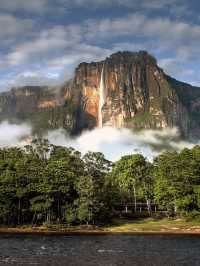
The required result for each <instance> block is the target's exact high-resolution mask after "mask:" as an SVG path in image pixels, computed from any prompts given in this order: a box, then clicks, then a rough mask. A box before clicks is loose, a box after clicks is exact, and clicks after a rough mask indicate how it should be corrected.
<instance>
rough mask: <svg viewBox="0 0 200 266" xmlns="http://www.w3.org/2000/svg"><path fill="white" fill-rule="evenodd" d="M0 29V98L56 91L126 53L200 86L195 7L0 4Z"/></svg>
mask: <svg viewBox="0 0 200 266" xmlns="http://www.w3.org/2000/svg"><path fill="white" fill-rule="evenodd" d="M0 27H1V29H0V40H1V41H0V91H4V90H6V89H8V88H10V87H13V86H24V85H57V84H60V83H62V82H64V81H65V80H67V79H69V78H71V77H72V76H73V72H74V69H75V67H76V66H77V65H78V64H79V63H80V62H83V61H84V62H91V61H98V60H102V59H104V58H105V57H107V56H109V55H110V54H112V53H114V52H117V51H123V50H128V51H139V50H147V51H148V52H149V53H151V54H152V55H154V56H155V57H156V58H157V60H158V64H159V66H160V67H162V68H163V69H164V70H165V71H166V73H168V74H170V75H171V76H173V77H175V78H176V79H179V80H182V81H185V82H188V83H191V84H193V85H198V86H200V67H199V65H200V56H199V51H200V2H199V1H198V0H190V1H188V0H151V1H150V0H73V1H71V0H0Z"/></svg>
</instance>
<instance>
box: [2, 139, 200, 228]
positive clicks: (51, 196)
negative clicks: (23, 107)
mask: <svg viewBox="0 0 200 266" xmlns="http://www.w3.org/2000/svg"><path fill="white" fill-rule="evenodd" d="M138 203H140V204H141V203H142V204H143V205H144V206H146V212H147V214H148V215H149V216H151V215H153V210H152V204H156V206H157V208H158V209H160V210H165V211H163V215H167V216H168V217H191V218H197V219H198V218H200V146H195V147H194V148H192V149H186V148H185V149H183V150H182V151H181V152H176V151H167V152H163V153H162V154H160V155H159V156H157V157H156V158H155V159H154V161H153V162H149V161H148V160H147V159H146V158H144V156H143V155H141V154H132V155H126V156H123V157H122V158H121V159H120V160H118V161H116V162H114V163H113V162H111V161H108V160H107V159H106V158H105V157H104V155H103V154H102V153H99V152H88V153H87V154H85V155H83V156H82V155H81V153H80V152H79V151H76V150H74V149H73V148H66V147H61V146H54V145H51V144H49V142H48V141H47V140H45V139H35V140H33V141H32V144H31V145H27V146H25V147H23V148H17V147H13V148H2V149H0V225H2V226H17V225H41V224H44V223H46V224H52V223H58V224H67V225H77V224H79V225H80V224H97V225H99V224H105V223H107V222H109V221H110V220H111V219H112V218H113V217H116V216H119V215H121V213H120V212H119V206H121V205H123V204H124V205H126V204H132V206H133V208H132V212H133V213H134V212H135V213H136V212H138V209H137V206H138Z"/></svg>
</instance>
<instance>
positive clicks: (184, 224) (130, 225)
mask: <svg viewBox="0 0 200 266" xmlns="http://www.w3.org/2000/svg"><path fill="white" fill-rule="evenodd" d="M0 233H15V234H21V233H22V234H41V233H42V234H61V235H62V234H118V233H120V234H195V235H200V222H199V221H195V220H193V221H185V220H182V219H176V220H172V219H162V220H154V219H143V220H137V221H135V220H134V221H133V220H125V219H118V220H113V222H112V224H111V225H108V226H99V227H98V226H66V225H49V226H37V227H35V226H34V227H32V226H20V227H12V228H10V227H9V228H8V227H0Z"/></svg>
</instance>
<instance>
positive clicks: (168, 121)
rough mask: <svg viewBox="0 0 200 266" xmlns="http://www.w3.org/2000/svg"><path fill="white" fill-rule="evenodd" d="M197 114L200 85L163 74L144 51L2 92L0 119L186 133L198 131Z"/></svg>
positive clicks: (51, 125) (44, 125) (199, 114)
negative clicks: (62, 78) (61, 81)
mask: <svg viewBox="0 0 200 266" xmlns="http://www.w3.org/2000/svg"><path fill="white" fill-rule="evenodd" d="M199 117H200V88H197V87H193V86H190V85H188V84H185V83H182V82H179V81H176V80H175V79H173V78H171V77H169V76H167V75H166V74H165V73H164V72H163V70H162V69H161V68H159V67H158V65H157V62H156V59H155V58H154V57H152V56H151V55H149V54H148V53H147V52H145V51H141V52H138V53H131V52H118V53H115V54H113V55H111V56H110V57H108V58H106V59H105V60H104V61H100V62H92V63H81V64H80V65H79V66H78V67H77V68H76V70H75V75H74V79H73V80H71V81H70V82H67V83H66V84H65V86H63V87H62V88H60V89H59V90H58V91H57V90H49V88H44V87H43V88H42V87H26V88H20V89H15V90H11V91H9V92H7V93H3V94H0V119H1V120H3V119H5V118H7V119H12V120H13V119H18V120H20V121H24V120H27V119H28V120H30V121H31V123H33V124H34V125H35V127H36V128H37V130H38V128H42V129H49V128H59V127H64V128H65V129H67V130H68V131H69V132H71V133H77V132H79V131H81V130H82V129H85V128H94V127H97V126H99V127H102V126H105V125H109V126H115V127H128V128H137V129H141V128H166V127H174V126H175V127H178V128H179V130H180V132H181V133H182V135H184V136H198V134H199V132H200V118H199Z"/></svg>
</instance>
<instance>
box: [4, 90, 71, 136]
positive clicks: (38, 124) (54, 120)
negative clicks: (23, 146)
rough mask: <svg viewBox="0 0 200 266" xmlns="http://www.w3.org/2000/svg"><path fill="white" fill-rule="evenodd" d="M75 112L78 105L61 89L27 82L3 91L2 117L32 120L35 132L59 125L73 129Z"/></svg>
mask: <svg viewBox="0 0 200 266" xmlns="http://www.w3.org/2000/svg"><path fill="white" fill-rule="evenodd" d="M75 113H76V112H75V107H73V106H72V104H71V103H68V102H67V100H65V99H64V98H63V95H62V93H61V91H60V89H59V90H58V91H57V90H50V89H49V88H47V87H33V86H28V87H23V88H17V89H12V90H11V91H8V92H4V93H1V94H0V121H3V120H8V121H10V122H11V123H21V122H27V123H30V124H31V125H32V126H33V130H34V132H35V133H41V134H43V133H44V132H45V131H46V130H49V129H58V128H60V127H63V128H65V129H66V130H68V131H69V132H70V133H71V132H74V130H75V124H76V115H75Z"/></svg>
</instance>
